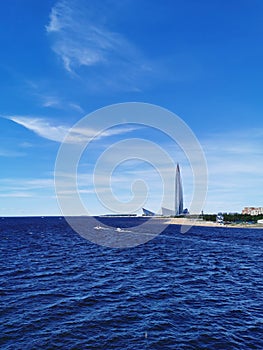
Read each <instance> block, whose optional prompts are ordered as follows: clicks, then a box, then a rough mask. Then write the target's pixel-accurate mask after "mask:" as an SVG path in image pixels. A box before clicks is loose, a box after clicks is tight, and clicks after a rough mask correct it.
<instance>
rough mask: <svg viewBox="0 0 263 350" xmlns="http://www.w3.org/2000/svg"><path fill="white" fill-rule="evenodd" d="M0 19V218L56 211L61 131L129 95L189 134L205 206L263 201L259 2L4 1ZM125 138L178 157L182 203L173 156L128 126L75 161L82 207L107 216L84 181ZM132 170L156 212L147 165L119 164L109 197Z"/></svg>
mask: <svg viewBox="0 0 263 350" xmlns="http://www.w3.org/2000/svg"><path fill="white" fill-rule="evenodd" d="M0 20H1V27H2V30H1V31H0V43H1V51H0V52H1V53H0V72H1V80H0V84H1V85H0V86H1V97H0V98H1V105H0V126H1V131H2V133H1V144H0V160H1V187H0V215H2V216H7V215H60V209H59V207H58V205H57V201H56V196H55V191H54V166H55V161H56V156H57V152H58V149H59V147H60V144H61V142H62V140H63V138H64V137H65V135H66V134H67V132H68V130H69V129H70V127H72V126H73V125H74V124H75V123H76V122H77V121H78V120H80V119H81V118H83V117H84V116H85V115H87V114H88V113H91V112H93V111H94V110H97V109H98V108H101V107H104V106H107V105H110V104H115V103H123V102H129V101H137V102H146V103H152V104H156V105H160V106H162V107H164V108H167V109H169V110H171V111H172V112H174V113H176V114H177V115H179V116H180V117H181V118H182V119H183V120H184V121H185V122H186V123H187V124H188V126H189V127H190V128H191V129H192V130H193V132H194V133H195V135H196V136H197V138H198V139H199V142H200V143H201V145H202V147H203V150H204V152H205V155H206V159H207V167H208V176H209V181H208V194H207V200H206V203H205V204H204V211H205V212H217V211H241V210H242V208H243V207H244V206H249V205H251V206H252V205H253V206H263V200H262V188H263V176H262V173H263V166H262V164H263V141H262V140H263V122H262V113H263V105H262V92H263V87H262V82H263V69H262V62H263V2H262V1H261V0H253V1H249V0H240V1H237V0H235V1H233V0H232V1H231V0H230V1H221V0H220V1H217V0H214V1H208V0H198V1H196V0H192V1H191V0H185V1H177V0H173V1H172V0H171V1H170V0H166V1H161V0H152V1H150V0H130V1H129V0H124V1H111V0H108V1H88V0H86V1H84V0H83V1H81V0H70V1H51V0H46V1H41V0H23V1H20V0H12V1H5V2H2V3H1V11H0ZM127 137H129V138H130V137H131V138H133V137H141V138H144V139H147V140H151V141H153V142H155V143H158V144H160V146H161V147H164V148H165V149H167V150H169V151H170V154H171V155H172V157H173V158H174V161H175V162H177V161H179V162H180V164H181V168H182V175H183V184H184V192H185V204H186V206H189V202H190V201H191V196H192V186H193V184H192V182H193V180H192V174H191V169H190V165H189V164H188V162H187V160H186V159H185V157H184V155H183V154H182V152H180V151H179V150H178V149H177V147H176V146H175V145H172V144H171V142H169V140H167V139H166V138H165V137H164V136H163V135H161V134H160V133H157V132H156V131H154V130H149V129H147V128H141V127H138V128H135V127H131V126H129V125H128V126H127V128H126V129H123V128H119V129H117V130H115V131H114V132H110V133H108V134H107V135H105V136H104V137H101V138H100V139H99V140H97V141H94V143H93V145H91V149H90V150H89V151H88V152H87V155H86V156H85V154H84V155H83V157H82V159H81V162H80V165H79V181H80V191H81V193H82V195H83V202H85V203H86V205H87V206H90V209H91V213H92V214H100V213H105V212H107V209H105V208H103V207H102V206H101V204H100V203H99V201H98V199H97V198H96V195H95V193H94V188H93V187H92V184H91V181H92V173H93V171H94V164H95V163H96V159H97V157H98V156H99V154H100V152H102V151H103V150H105V149H107V147H109V145H111V144H112V143H114V142H117V141H120V140H123V139H125V138H127ZM138 174H139V175H140V176H141V178H142V179H144V180H145V181H146V182H147V183H148V185H149V188H150V194H149V198H148V200H147V201H146V202H145V203H144V204H145V205H146V206H148V207H149V209H153V210H155V209H156V208H157V207H158V198H159V196H160V193H161V186H160V181H159V180H160V179H159V178H158V173H156V172H154V171H152V169H151V166H150V165H149V164H148V165H145V164H141V162H137V163H136V164H134V162H132V161H130V162H127V163H126V164H122V165H120V166H119V167H118V168H116V171H115V173H114V177H113V192H114V193H115V194H116V196H119V197H120V199H121V200H123V201H127V200H129V198H130V196H131V192H130V182H131V181H133V180H134V179H135V177H136V176H137V175H138ZM101 181H102V182H103V179H102V180H101ZM127 189H129V190H127ZM101 190H102V191H103V187H102V188H101Z"/></svg>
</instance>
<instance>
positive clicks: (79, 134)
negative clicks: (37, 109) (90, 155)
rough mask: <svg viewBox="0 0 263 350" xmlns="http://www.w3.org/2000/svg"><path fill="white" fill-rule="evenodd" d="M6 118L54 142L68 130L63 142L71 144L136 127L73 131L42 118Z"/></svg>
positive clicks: (61, 138)
mask: <svg viewBox="0 0 263 350" xmlns="http://www.w3.org/2000/svg"><path fill="white" fill-rule="evenodd" d="M6 118H7V119H9V120H12V121H13V122H15V123H17V124H19V125H22V126H23V127H25V128H26V129H28V130H30V131H33V132H34V133H35V134H37V135H38V136H40V137H43V138H45V139H47V140H51V141H55V142H63V141H64V139H65V137H66V136H67V135H68V133H69V132H70V134H69V135H70V136H68V137H67V139H66V140H65V142H67V143H72V144H76V143H84V142H89V141H90V140H92V139H93V138H96V139H101V138H105V137H110V136H115V135H122V134H126V133H129V132H132V131H134V130H136V129H138V127H134V126H133V127H132V126H124V127H116V128H112V129H108V130H105V131H102V132H100V131H99V130H94V129H89V128H83V129H80V128H79V129H78V128H75V129H74V131H71V127H70V126H67V125H53V124H51V123H50V121H48V120H46V119H43V118H30V117H24V116H9V117H6ZM0 155H1V153H0Z"/></svg>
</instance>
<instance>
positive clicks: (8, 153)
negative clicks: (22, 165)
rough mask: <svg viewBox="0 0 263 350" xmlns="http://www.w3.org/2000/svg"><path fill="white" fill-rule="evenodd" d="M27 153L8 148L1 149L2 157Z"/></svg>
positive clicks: (21, 155)
mask: <svg viewBox="0 0 263 350" xmlns="http://www.w3.org/2000/svg"><path fill="white" fill-rule="evenodd" d="M23 156H25V153H23V152H19V151H13V150H7V149H0V157H23Z"/></svg>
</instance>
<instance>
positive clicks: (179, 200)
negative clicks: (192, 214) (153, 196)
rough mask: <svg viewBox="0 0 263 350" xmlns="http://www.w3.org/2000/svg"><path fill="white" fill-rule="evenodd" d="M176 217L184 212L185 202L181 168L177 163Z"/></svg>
mask: <svg viewBox="0 0 263 350" xmlns="http://www.w3.org/2000/svg"><path fill="white" fill-rule="evenodd" d="M174 211H175V215H181V214H183V211H184V200H183V186H182V179H181V173H180V167H179V164H178V163H177V167H176V173H175V208H174Z"/></svg>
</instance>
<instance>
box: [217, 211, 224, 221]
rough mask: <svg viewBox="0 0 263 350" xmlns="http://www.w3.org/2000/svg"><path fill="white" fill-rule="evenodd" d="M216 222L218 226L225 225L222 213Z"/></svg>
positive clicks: (218, 215)
mask: <svg viewBox="0 0 263 350" xmlns="http://www.w3.org/2000/svg"><path fill="white" fill-rule="evenodd" d="M216 222H217V223H218V224H223V223H224V215H223V214H222V213H218V214H217V216H216Z"/></svg>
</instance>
